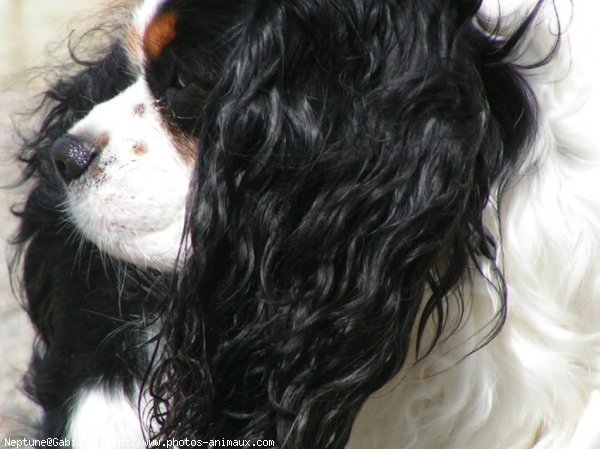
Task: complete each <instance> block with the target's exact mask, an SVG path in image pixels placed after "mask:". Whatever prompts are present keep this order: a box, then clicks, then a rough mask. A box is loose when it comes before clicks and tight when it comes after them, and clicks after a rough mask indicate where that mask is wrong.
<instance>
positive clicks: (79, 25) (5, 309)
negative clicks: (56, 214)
mask: <svg viewBox="0 0 600 449" xmlns="http://www.w3.org/2000/svg"><path fill="white" fill-rule="evenodd" d="M112 4H116V2H115V0H0V185H1V186H5V185H8V184H10V183H11V182H13V181H15V180H16V179H17V178H18V173H19V169H18V167H17V166H16V164H15V163H14V155H15V151H16V143H15V142H16V141H17V139H16V138H15V133H14V127H15V125H16V126H17V127H18V128H20V129H23V128H25V129H27V126H28V125H27V124H28V122H29V121H30V120H31V119H30V118H28V116H27V115H23V114H19V112H23V111H27V109H28V108H31V107H32V106H33V105H34V104H35V100H36V94H39V92H40V91H41V90H42V89H43V86H44V81H43V77H39V76H35V75H36V73H38V72H35V70H33V71H32V70H28V69H31V68H32V67H42V66H44V65H46V64H56V63H57V62H59V61H61V60H64V58H65V53H66V38H67V37H68V35H69V33H71V32H72V31H74V32H75V34H77V33H78V32H79V33H81V32H83V31H85V30H86V29H87V28H88V27H90V26H91V25H92V24H93V23H94V22H95V20H98V19H97V18H98V17H99V16H102V14H101V13H102V11H104V10H106V8H107V5H109V7H110V5H112ZM22 192H23V189H20V190H19V189H9V190H7V189H0V259H1V260H0V445H2V444H3V442H4V438H3V437H4V436H7V435H14V436H19V435H20V434H21V432H22V431H23V429H24V428H25V427H26V424H27V421H30V420H32V419H35V415H36V410H35V408H34V407H33V405H32V404H30V403H29V402H28V401H27V399H26V398H25V397H24V395H23V394H22V393H21V392H20V390H19V384H20V382H21V377H22V376H23V373H24V372H25V369H26V367H27V363H28V360H29V357H30V353H31V344H32V338H33V337H32V331H31V327H30V325H29V322H28V320H27V318H26V316H25V313H24V312H23V311H22V310H21V308H20V307H19V305H18V302H17V300H16V299H15V297H14V295H13V294H12V292H11V289H10V283H9V278H8V268H7V259H8V258H9V257H10V253H11V249H10V245H9V244H8V243H7V241H8V239H9V238H10V236H11V235H12V233H13V232H14V229H15V225H16V223H15V220H14V218H13V217H12V216H11V214H10V212H9V208H10V206H11V205H12V204H14V203H18V202H19V201H22V199H23V193H22Z"/></svg>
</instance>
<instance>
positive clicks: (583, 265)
mask: <svg viewBox="0 0 600 449" xmlns="http://www.w3.org/2000/svg"><path fill="white" fill-rule="evenodd" d="M501 6H502V7H503V8H502V11H503V13H505V14H506V12H511V13H514V14H517V15H518V13H519V11H521V9H520V7H522V6H523V4H522V3H521V4H520V5H518V4H515V3H514V2H512V4H510V2H509V3H507V4H505V3H504V2H503V3H502V4H501ZM546 6H547V8H546V11H545V13H544V14H543V15H542V19H541V20H540V21H539V23H538V24H537V26H536V28H535V35H534V36H533V37H532V39H531V41H530V42H529V46H528V48H527V50H526V51H525V52H524V54H523V56H522V61H523V64H526V63H527V62H529V63H531V62H532V61H534V60H535V59H536V58H539V57H540V56H541V55H544V54H545V53H547V51H548V50H549V49H550V48H551V47H552V45H553V42H554V41H555V38H556V32H557V30H558V28H557V26H556V19H555V17H556V15H555V10H554V6H555V7H556V12H558V15H559V17H560V24H561V31H562V35H561V45H560V48H559V50H558V52H557V54H556V56H555V58H554V60H553V61H552V62H551V63H550V64H549V65H548V66H545V67H544V68H542V69H539V70H537V71H535V72H534V73H529V72H527V71H526V70H525V71H524V74H525V76H526V77H527V79H528V81H529V82H530V83H531V85H532V87H533V90H534V92H535V94H536V97H537V99H538V102H539V106H540V135H539V138H538V140H537V143H536V145H535V148H534V153H533V155H532V156H531V158H530V160H529V161H528V163H527V164H526V167H524V169H523V173H522V174H521V175H520V176H519V177H517V178H516V179H515V181H514V183H513V184H512V185H511V186H510V188H509V189H508V191H507V193H506V194H505V196H504V197H503V198H501V199H500V201H498V198H492V199H491V201H490V206H489V207H490V208H493V207H496V206H497V205H499V207H500V217H501V220H500V221H501V223H500V225H499V226H497V224H495V223H494V220H493V219H490V220H489V221H488V222H489V224H490V227H489V229H490V231H492V232H493V233H494V234H495V235H496V238H497V239H498V241H499V243H500V245H501V256H500V257H501V259H502V260H500V261H499V262H500V263H501V264H502V266H504V267H505V270H504V276H505V278H506V279H505V280H506V282H507V286H508V307H509V309H508V316H507V320H506V324H505V326H504V328H503V330H502V331H501V333H500V334H499V335H498V336H497V337H496V339H495V340H493V341H492V342H491V343H490V344H489V345H487V346H486V347H484V348H483V349H480V350H479V351H477V352H475V353H474V354H471V355H469V356H468V357H466V358H464V359H463V357H464V356H466V355H467V354H468V353H469V352H470V351H471V350H473V349H475V348H476V345H477V341H478V340H477V338H471V337H474V336H476V335H477V332H478V331H479V330H481V329H482V328H484V327H485V325H486V323H488V322H489V320H490V319H491V317H492V316H493V313H494V311H495V307H494V303H495V292H494V291H493V289H492V288H490V287H489V284H488V283H486V282H485V281H483V280H482V279H479V280H476V281H475V282H474V285H473V288H472V311H471V314H470V317H469V319H468V322H467V323H466V325H465V326H464V327H463V328H462V329H461V331H460V332H458V333H457V334H455V335H453V336H452V337H451V338H449V339H448V340H447V341H445V342H443V343H442V344H440V345H439V347H438V348H437V349H436V351H435V352H434V354H432V355H431V356H430V357H428V358H426V359H425V360H423V361H421V362H419V363H417V364H416V365H414V367H413V368H412V369H409V370H407V371H404V372H403V373H401V374H400V375H399V376H398V377H397V379H395V380H394V381H392V382H390V383H388V385H386V386H385V387H384V388H383V389H382V390H381V391H380V392H378V393H376V394H375V395H373V397H372V398H371V399H370V400H369V401H368V402H367V404H366V405H365V406H364V408H363V409H362V411H361V414H360V416H359V418H358V419H357V421H356V423H355V425H354V428H353V434H352V437H351V440H350V443H349V444H348V446H347V447H348V449H364V448H377V449H392V448H403V449H483V448H485V449H565V448H568V449H597V448H599V447H600V426H599V425H598V419H599V418H600V319H599V318H600V270H598V268H597V267H598V263H597V262H598V260H599V259H600V126H598V124H596V122H597V121H598V118H599V117H600V115H599V112H600V96H599V94H598V89H597V87H596V86H595V85H594V80H598V79H600V69H599V64H598V58H597V57H594V55H600V42H598V37H597V35H594V27H595V26H596V21H597V17H598V12H599V9H600V5H598V4H594V3H592V2H587V3H586V2H584V1H579V2H578V1H577V0H576V1H575V2H574V4H571V2H568V1H563V2H561V1H560V0H559V1H557V2H556V4H555V5H550V4H549V5H546ZM494 11H495V12H496V13H497V11H498V3H496V2H493V1H492V2H487V3H486V4H485V5H484V8H483V12H484V14H487V15H491V16H493V15H494ZM488 212H489V211H488ZM493 215H494V214H489V216H490V217H492V216H493ZM494 231H495V232H494ZM465 288H470V286H465Z"/></svg>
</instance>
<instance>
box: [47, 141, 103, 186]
mask: <svg viewBox="0 0 600 449" xmlns="http://www.w3.org/2000/svg"><path fill="white" fill-rule="evenodd" d="M50 152H51V156H52V160H53V162H54V166H55V167H56V171H57V172H58V174H59V175H60V177H61V178H62V179H63V180H64V181H65V182H66V183H69V182H71V181H73V180H74V179H76V178H78V177H79V176H81V175H82V174H83V173H84V172H85V171H86V170H87V168H88V167H89V166H90V164H91V163H92V161H93V160H94V158H95V157H96V156H97V155H98V153H99V152H100V149H99V148H98V147H97V146H96V145H95V144H93V143H91V142H88V141H87V140H84V139H81V138H79V137H76V136H73V135H69V134H67V135H66V136H63V137H61V138H60V139H58V140H57V141H56V142H54V145H52V148H51V150H50Z"/></svg>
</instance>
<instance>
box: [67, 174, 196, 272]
mask: <svg viewBox="0 0 600 449" xmlns="http://www.w3.org/2000/svg"><path fill="white" fill-rule="evenodd" d="M159 184H160V183H159ZM73 187H76V186H73ZM87 190H90V189H71V188H70V189H69V193H68V202H67V214H68V216H69V219H70V220H71V221H72V223H73V224H74V226H75V228H76V229H77V231H79V233H80V234H81V235H82V236H83V238H85V239H87V240H89V241H91V242H92V243H93V244H95V245H96V246H97V247H98V248H99V250H100V251H101V252H102V253H105V254H107V255H109V256H112V257H114V258H117V259H119V260H121V261H123V262H127V263H130V264H133V265H135V266H137V267H139V268H142V269H155V270H159V271H162V272H172V271H173V270H176V269H177V267H178V265H179V264H180V263H181V261H182V260H183V259H184V255H185V253H186V251H187V248H188V247H189V243H187V240H188V239H184V238H183V229H184V222H185V194H184V192H181V194H180V195H179V199H178V200H176V201H171V202H160V201H156V202H155V203H152V201H148V202H147V204H146V205H145V206H140V204H139V203H138V202H137V201H139V198H137V197H135V198H134V197H130V198H127V197H126V195H118V194H115V193H113V194H107V193H106V192H102V189H100V190H99V191H87ZM103 193H104V195H103ZM113 195H114V196H113ZM106 196H108V197H110V200H111V201H108V200H106ZM103 197H104V198H103ZM103 199H104V200H105V201H103ZM127 199H130V200H131V201H127ZM154 200H156V198H154ZM171 200H172V199H171Z"/></svg>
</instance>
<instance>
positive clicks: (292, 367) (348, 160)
mask: <svg viewBox="0 0 600 449" xmlns="http://www.w3.org/2000/svg"><path fill="white" fill-rule="evenodd" d="M479 3H480V2H478V1H466V0H465V1H459V2H447V1H435V0H432V1H427V2H423V1H413V0H403V1H391V0H390V1H379V0H377V1H376V0H368V1H364V0H363V1H358V0H310V1H309V0H306V1H296V2H275V1H271V0H264V1H260V2H257V6H256V8H255V9H254V11H252V13H251V14H249V15H248V17H246V21H245V23H244V25H243V26H242V27H240V31H239V33H240V34H239V35H238V36H236V38H237V42H238V45H237V46H236V48H235V49H234V50H233V52H232V54H231V57H230V60H229V61H228V63H227V64H226V65H225V67H226V69H225V73H224V74H223V76H222V77H221V81H220V83H219V84H218V85H217V87H216V89H215V90H214V91H213V92H212V94H211V96H210V98H209V103H208V105H207V109H206V122H205V123H204V137H203V141H202V144H201V146H200V148H201V152H200V160H199V163H198V169H197V173H196V178H195V185H194V186H193V192H192V196H191V200H190V215H189V228H190V231H191V233H192V236H193V242H194V254H193V256H192V257H191V258H190V260H189V264H188V269H187V271H186V273H185V274H184V275H183V276H182V277H181V278H180V279H179V280H178V293H177V295H176V296H175V297H174V298H173V297H172V298H170V300H169V305H168V307H167V310H166V313H165V314H164V320H165V328H164V332H165V352H164V354H162V355H161V360H159V361H158V366H157V367H156V371H155V373H154V376H153V378H152V379H151V390H152V393H153V395H154V399H155V409H154V412H155V413H154V417H155V420H156V421H157V422H158V423H159V427H160V428H161V429H162V430H161V431H160V432H159V436H163V437H169V436H176V437H181V438H183V437H188V438H194V437H197V438H203V439H205V440H206V439H207V438H220V437H222V436H226V437H227V438H244V439H252V440H253V439H260V438H272V439H274V440H275V441H277V445H278V446H277V447H280V448H309V447H310V448H331V449H334V448H336V449H339V448H343V447H344V445H345V443H346V441H347V439H348V437H349V434H350V430H351V426H352V423H353V420H354V418H355V416H356V414H357V413H358V411H359V409H360V407H361V406H362V404H363V403H364V401H365V400H366V399H367V397H368V396H369V395H370V394H371V393H373V392H374V391H376V390H377V389H379V388H380V387H382V386H383V385H384V384H385V383H386V382H387V381H389V380H390V379H391V378H392V376H394V375H395V374H396V373H398V371H399V370H400V369H401V368H402V366H403V364H404V363H405V361H406V358H407V354H408V352H409V350H410V347H411V345H415V344H416V345H419V344H420V339H421V337H422V334H423V332H424V328H425V323H427V322H430V321H433V322H435V323H437V333H436V336H435V339H434V341H433V344H435V341H437V339H439V338H440V337H441V335H442V333H443V332H445V331H447V329H444V323H446V321H447V320H446V317H447V316H446V314H447V311H448V310H449V309H452V310H458V311H459V314H460V313H461V312H460V311H461V310H465V308H466V307H467V305H466V304H465V301H468V299H467V298H462V297H461V295H460V294H458V293H457V292H456V291H455V290H456V289H457V287H458V285H459V282H460V281H461V280H464V279H465V278H466V279H468V277H469V273H470V272H472V270H477V267H479V266H481V263H483V261H487V263H489V264H490V265H492V266H495V245H494V242H493V240H492V239H491V238H490V236H489V235H488V234H487V233H486V230H485V228H484V225H483V223H482V212H483V209H484V207H485V206H486V202H487V201H488V197H489V195H490V192H491V190H492V188H493V186H494V185H496V184H498V183H500V182H502V180H504V179H506V175H507V174H508V173H511V172H513V170H514V169H515V166H517V165H518V163H519V161H520V159H521V158H522V156H523V154H524V152H525V151H526V149H527V146H528V141H529V139H530V138H532V136H533V134H534V124H535V107H534V104H533V99H532V97H531V94H530V92H529V91H528V89H527V87H526V84H525V83H524V82H523V80H522V78H521V76H520V75H519V73H518V71H517V69H516V67H515V66H514V65H513V64H512V63H511V61H510V60H509V57H510V54H508V53H509V52H508V49H513V48H514V47H515V46H516V45H517V44H518V41H519V39H520V38H521V37H522V35H523V33H524V31H525V30H526V28H527V27H528V26H529V23H530V22H531V20H533V16H534V15H535V11H534V13H533V14H532V16H531V17H530V18H529V19H527V21H526V22H525V23H524V24H523V26H522V27H521V29H519V30H518V32H517V33H515V36H514V37H513V38H512V39H509V40H508V41H505V42H499V41H497V40H495V39H494V37H493V36H489V35H486V34H484V33H483V32H482V31H481V27H479V26H477V25H476V24H475V18H474V16H475V14H476V12H477V10H478V8H479ZM538 7H539V5H538ZM536 10H537V8H536ZM503 49H505V51H503ZM497 275H498V276H499V277H500V278H501V276H500V273H499V271H498V273H497ZM502 288H503V286H502V285H500V286H499V289H500V297H501V299H502V306H501V308H500V310H499V312H498V316H497V317H496V318H495V319H496V322H495V326H493V330H492V331H491V333H490V335H489V338H491V337H492V336H493V335H494V332H496V331H497V330H498V329H499V328H500V326H501V324H502V322H503V319H504V314H505V304H504V299H505V298H504V293H503V289H502ZM415 333H416V334H417V339H416V341H415V340H414V339H413V338H411V337H412V336H413V335H414V334H415ZM483 343H485V342H483ZM483 343H482V344H483ZM430 349H431V348H430V347H429V346H428V345H427V347H425V348H421V350H422V351H424V352H425V353H427V351H428V350H430Z"/></svg>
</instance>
